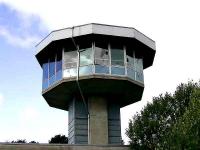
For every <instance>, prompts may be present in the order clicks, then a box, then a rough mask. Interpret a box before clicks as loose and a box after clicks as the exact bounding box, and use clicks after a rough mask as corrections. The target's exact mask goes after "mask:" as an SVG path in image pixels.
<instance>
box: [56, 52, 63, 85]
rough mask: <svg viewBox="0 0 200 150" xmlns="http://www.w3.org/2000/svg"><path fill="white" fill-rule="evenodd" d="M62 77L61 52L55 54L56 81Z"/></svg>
mask: <svg viewBox="0 0 200 150" xmlns="http://www.w3.org/2000/svg"><path fill="white" fill-rule="evenodd" d="M61 79H62V52H61V51H60V53H58V54H57V57H56V81H59V80H61Z"/></svg>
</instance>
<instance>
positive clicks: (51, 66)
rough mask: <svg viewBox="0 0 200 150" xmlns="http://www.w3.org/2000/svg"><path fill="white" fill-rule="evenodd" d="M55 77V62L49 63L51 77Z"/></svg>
mask: <svg viewBox="0 0 200 150" xmlns="http://www.w3.org/2000/svg"><path fill="white" fill-rule="evenodd" d="M54 75H55V62H54V61H53V62H50V63H49V77H52V76H54Z"/></svg>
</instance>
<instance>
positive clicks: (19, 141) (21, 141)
mask: <svg viewBox="0 0 200 150" xmlns="http://www.w3.org/2000/svg"><path fill="white" fill-rule="evenodd" d="M11 143H27V142H26V140H25V139H18V140H17V141H11Z"/></svg>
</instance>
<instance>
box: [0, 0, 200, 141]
mask: <svg viewBox="0 0 200 150" xmlns="http://www.w3.org/2000/svg"><path fill="white" fill-rule="evenodd" d="M91 22H95V23H105V24H111V25H120V26H128V27H134V28H136V29H138V30H139V31H141V32H142V33H144V34H145V35H147V36H148V37H150V38H152V39H153V40H155V41H156V56H155V60H154V64H153V66H152V67H150V68H148V69H146V70H145V71H144V79H145V90H144V94H143V98H142V100H141V101H140V102H137V103H135V104H132V105H129V106H127V107H124V108H122V109H121V123H122V137H123V139H125V140H127V138H126V137H125V135H124V132H125V128H126V127H127V124H128V119H130V118H131V116H133V115H134V113H135V112H136V111H139V110H140V109H141V108H142V107H144V105H145V104H146V103H147V101H151V100H152V97H153V96H158V95H159V94H161V93H165V92H166V91H168V92H173V91H174V90H175V88H176V86H177V85H178V84H180V83H181V82H187V81H188V80H190V79H193V80H194V81H198V80H199V79H200V38H199V35H200V2H198V0H166V1H161V0H151V1H150V0H146V1H145V0H138V1H136V0H99V1H97V0H34V1H31V0H0V142H4V141H11V140H16V139H27V140H28V141H30V140H36V141H39V142H42V143H43V142H48V140H49V139H50V138H51V137H52V136H54V135H55V134H65V135H67V134H68V133H67V131H68V113H67V112H66V111H62V110H59V109H55V108H51V107H49V106H48V104H47V103H46V101H45V100H44V99H43V98H42V96H41V85H42V81H41V79H42V70H41V68H40V66H39V64H38V63H37V60H36V59H35V57H34V55H35V53H36V49H35V47H34V46H35V45H36V44H37V43H38V42H40V40H41V39H42V38H44V37H45V36H46V35H47V34H48V33H49V32H50V31H52V30H56V29H60V28H65V27H71V26H75V25H81V24H86V23H91Z"/></svg>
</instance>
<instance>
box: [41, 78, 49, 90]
mask: <svg viewBox="0 0 200 150" xmlns="http://www.w3.org/2000/svg"><path fill="white" fill-rule="evenodd" d="M47 88H48V79H45V80H43V83H42V89H43V90H45V89H47Z"/></svg>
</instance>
